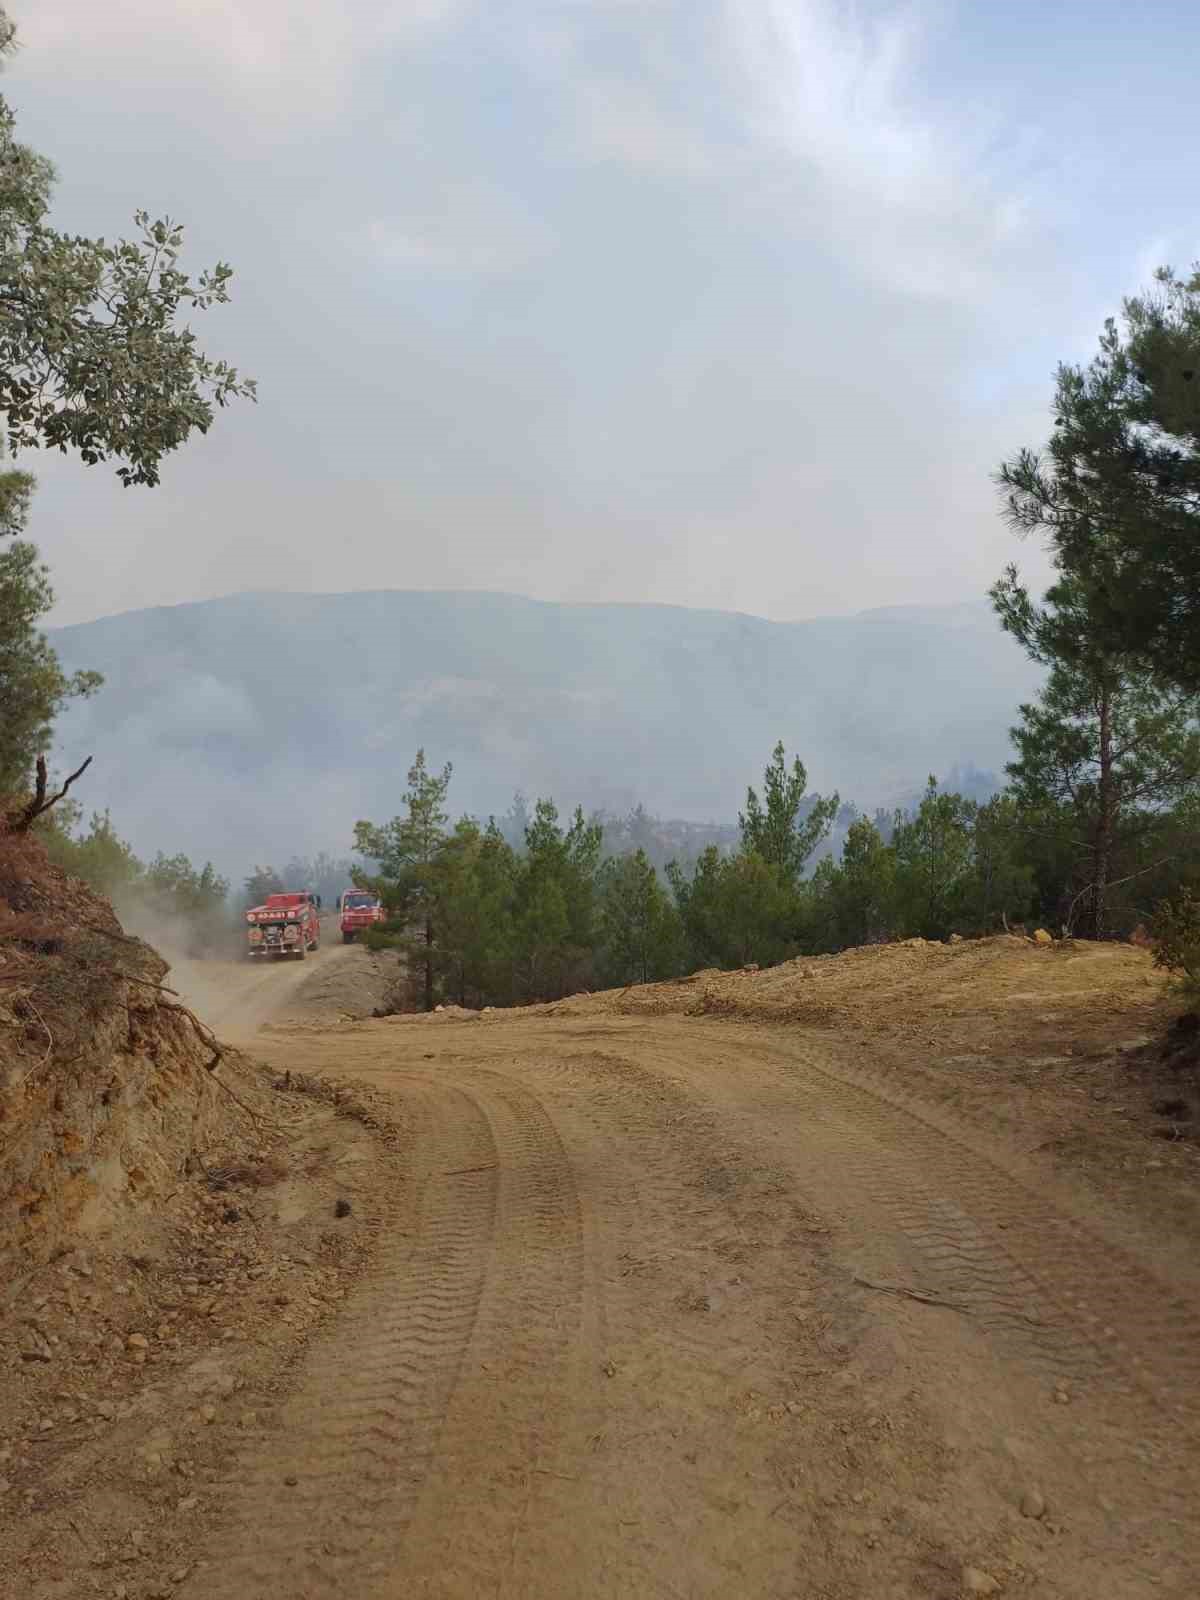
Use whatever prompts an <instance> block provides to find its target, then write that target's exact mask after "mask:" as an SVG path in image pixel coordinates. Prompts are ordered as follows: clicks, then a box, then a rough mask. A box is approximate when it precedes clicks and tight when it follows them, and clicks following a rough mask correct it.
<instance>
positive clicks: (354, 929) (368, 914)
mask: <svg viewBox="0 0 1200 1600" xmlns="http://www.w3.org/2000/svg"><path fill="white" fill-rule="evenodd" d="M338 910H339V911H340V912H341V929H342V943H343V944H353V943H354V941H355V939H357V937H358V935H359V934H360V933H362V932H364V931H365V930H366V929H367V928H370V927H371V926H373V924H374V923H376V922H386V921H387V912H386V911H384V909H383V902H382V901H381V900H380V898H379V896H378V895H377V894H371V893H370V891H369V890H367V889H347V890H346V892H345V894H343V895H342V897H341V899H340V900H339V901H338Z"/></svg>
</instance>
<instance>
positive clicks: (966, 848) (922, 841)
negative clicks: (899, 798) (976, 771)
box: [891, 777, 976, 939]
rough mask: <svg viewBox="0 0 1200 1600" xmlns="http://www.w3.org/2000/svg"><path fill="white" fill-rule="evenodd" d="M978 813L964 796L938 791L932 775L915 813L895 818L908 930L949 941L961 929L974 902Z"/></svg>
mask: <svg viewBox="0 0 1200 1600" xmlns="http://www.w3.org/2000/svg"><path fill="white" fill-rule="evenodd" d="M975 812H976V808H975V806H974V805H972V803H971V802H970V801H969V800H964V799H963V797H962V795H959V794H941V793H939V791H938V785H937V779H936V778H933V777H931V778H930V779H929V784H928V787H927V788H926V790H925V795H924V798H923V799H922V801H921V804H920V806H919V807H918V808H917V813H916V815H915V816H913V817H907V818H904V819H901V818H897V819H896V828H895V832H894V833H893V835H892V844H891V849H892V851H893V853H894V855H895V861H896V887H895V895H896V908H897V920H898V921H899V923H900V925H901V926H902V927H903V928H904V929H905V930H906V932H911V933H913V934H916V935H919V936H920V937H921V938H923V939H945V938H947V937H948V936H949V935H950V934H951V933H959V932H961V931H962V929H963V926H964V924H965V923H966V920H967V913H968V908H969V905H970V899H971V889H972V879H973V869H974V860H973V848H972V847H973V824H974V821H975Z"/></svg>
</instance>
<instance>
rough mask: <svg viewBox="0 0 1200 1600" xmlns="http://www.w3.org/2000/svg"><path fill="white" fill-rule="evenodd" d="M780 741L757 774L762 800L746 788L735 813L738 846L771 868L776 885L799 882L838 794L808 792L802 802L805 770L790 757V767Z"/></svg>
mask: <svg viewBox="0 0 1200 1600" xmlns="http://www.w3.org/2000/svg"><path fill="white" fill-rule="evenodd" d="M786 761H787V758H786V756H785V754H784V749H783V744H782V742H781V743H779V744H777V745H776V746H775V749H774V750H773V751H772V753H771V760H770V763H769V765H768V766H767V767H766V769H765V770H764V772H763V793H764V797H765V804H764V802H763V801H762V800H760V799H759V797H758V794H757V792H756V791H755V790H754V789H747V790H746V809H745V812H744V813H742V814H741V815H740V816H739V817H738V824H739V826H740V828H741V833H742V849H743V851H745V852H747V853H751V854H754V855H757V856H758V857H759V858H760V860H762V861H764V862H765V863H766V864H767V865H768V866H770V867H773V868H774V869H775V871H776V872H777V874H778V876H779V880H780V882H781V883H782V884H785V885H787V886H789V887H790V886H793V885H795V884H796V883H798V882H799V880H800V877H801V875H802V873H803V871H804V865H805V862H806V861H807V860H808V858H809V856H811V855H812V853H813V851H814V850H815V849H816V848H817V846H818V845H819V844H820V842H821V840H822V839H824V837H825V835H826V834H827V833H828V832H829V829H830V827H831V826H832V824H833V819H834V817H836V815H837V810H838V797H837V795H836V794H834V795H830V797H829V798H828V799H827V800H822V799H821V797H820V796H819V795H814V796H813V797H812V799H811V800H810V801H809V802H808V804H807V805H805V798H804V792H805V790H806V789H807V788H808V773H807V772H806V771H805V769H804V763H803V762H802V761H801V760H800V759H799V757H797V758H796V760H795V761H793V762H792V766H791V770H790V771H789V770H788V767H787V764H786Z"/></svg>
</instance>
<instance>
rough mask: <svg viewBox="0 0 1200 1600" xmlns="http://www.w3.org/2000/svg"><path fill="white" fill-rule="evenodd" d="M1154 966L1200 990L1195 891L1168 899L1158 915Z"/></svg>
mask: <svg viewBox="0 0 1200 1600" xmlns="http://www.w3.org/2000/svg"><path fill="white" fill-rule="evenodd" d="M1153 931H1154V965H1155V966H1156V967H1164V968H1165V969H1166V970H1167V971H1168V972H1174V973H1177V974H1178V975H1179V976H1180V977H1181V978H1182V979H1183V982H1184V984H1185V985H1186V986H1187V987H1188V988H1189V989H1192V990H1200V898H1198V897H1197V896H1196V895H1195V894H1194V893H1193V891H1192V890H1191V889H1189V888H1185V889H1182V890H1180V892H1179V894H1178V895H1177V896H1176V898H1175V899H1173V900H1164V901H1163V902H1162V903H1161V904H1160V905H1158V906H1157V907H1156V908H1155V913H1154V930H1153Z"/></svg>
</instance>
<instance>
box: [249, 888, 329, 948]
mask: <svg viewBox="0 0 1200 1600" xmlns="http://www.w3.org/2000/svg"><path fill="white" fill-rule="evenodd" d="M320 909H321V897H320V895H319V894H310V893H309V892H308V891H307V890H301V891H297V892H295V893H293V894H269V895H268V896H267V898H266V899H265V900H264V901H263V903H262V905H261V906H251V908H250V910H249V911H247V913H246V954H247V956H248V957H249V958H250V959H251V960H252V961H253V960H254V959H255V958H261V957H268V956H295V957H296V959H297V960H298V961H303V960H304V957H305V956H306V955H307V954H308V952H309V951H310V950H315V949H317V947H318V946H319V944H320V943H321V921H320V916H319V912H320Z"/></svg>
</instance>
